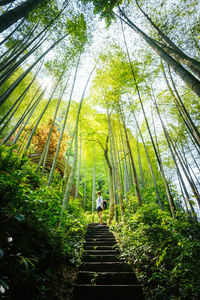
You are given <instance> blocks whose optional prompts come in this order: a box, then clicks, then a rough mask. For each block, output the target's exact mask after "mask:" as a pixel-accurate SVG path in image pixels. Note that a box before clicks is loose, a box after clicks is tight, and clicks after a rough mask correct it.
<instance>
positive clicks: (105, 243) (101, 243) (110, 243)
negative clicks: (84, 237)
mask: <svg viewBox="0 0 200 300" xmlns="http://www.w3.org/2000/svg"><path fill="white" fill-rule="evenodd" d="M115 244H116V241H94V242H86V245H87V246H114V245H115Z"/></svg>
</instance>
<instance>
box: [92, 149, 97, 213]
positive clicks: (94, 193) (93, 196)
mask: <svg viewBox="0 0 200 300" xmlns="http://www.w3.org/2000/svg"><path fill="white" fill-rule="evenodd" d="M95 196H96V170H95V147H94V158H93V181H92V213H94V207H95Z"/></svg>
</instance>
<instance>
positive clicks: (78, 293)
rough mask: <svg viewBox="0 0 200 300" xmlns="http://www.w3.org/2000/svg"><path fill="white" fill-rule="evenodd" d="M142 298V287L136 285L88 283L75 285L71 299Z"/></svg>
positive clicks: (113, 299)
mask: <svg viewBox="0 0 200 300" xmlns="http://www.w3.org/2000/svg"><path fill="white" fill-rule="evenodd" d="M80 299H87V300H94V299H95V300H102V299H104V300H122V299H126V300H128V299H131V300H142V299H143V295H142V289H141V287H140V286H138V285H90V284H78V285H76V286H75V289H74V295H73V300H80Z"/></svg>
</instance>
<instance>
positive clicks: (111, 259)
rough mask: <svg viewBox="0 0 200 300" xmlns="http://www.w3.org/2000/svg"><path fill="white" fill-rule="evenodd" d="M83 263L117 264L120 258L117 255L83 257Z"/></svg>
mask: <svg viewBox="0 0 200 300" xmlns="http://www.w3.org/2000/svg"><path fill="white" fill-rule="evenodd" d="M82 261H83V262H92V261H93V262H108V261H109V262H116V261H119V258H118V257H117V256H115V255H83V257H82Z"/></svg>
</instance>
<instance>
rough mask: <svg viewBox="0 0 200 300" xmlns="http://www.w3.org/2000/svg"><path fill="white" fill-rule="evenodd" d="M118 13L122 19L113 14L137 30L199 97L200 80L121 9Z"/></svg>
mask: <svg viewBox="0 0 200 300" xmlns="http://www.w3.org/2000/svg"><path fill="white" fill-rule="evenodd" d="M119 10H120V13H121V14H122V15H123V16H124V18H125V19H126V20H124V19H123V18H122V17H121V16H119V15H117V14H115V15H116V16H117V17H118V18H120V19H121V20H122V21H123V22H124V23H126V24H127V25H128V26H129V27H131V28H132V29H133V30H134V31H135V32H137V33H138V34H139V35H140V36H141V37H142V38H143V39H144V40H145V41H146V42H147V43H148V44H149V46H150V47H151V48H152V49H153V50H154V51H155V52H156V53H157V54H158V55H159V56H160V57H161V58H162V59H163V60H165V61H166V63H167V64H169V65H170V67H171V68H172V69H173V70H174V71H175V72H176V73H177V74H178V75H179V76H180V78H181V79H182V80H183V81H184V82H185V83H186V84H187V85H188V86H189V87H190V88H191V89H192V91H193V92H194V93H196V94H197V95H198V96H199V97H200V82H199V80H198V79H196V78H195V77H194V76H193V75H192V74H191V73H190V72H188V71H187V70H186V69H185V68H184V67H183V66H182V65H181V64H180V63H178V62H177V61H176V60H175V59H174V58H172V57H171V56H170V55H168V54H167V53H166V52H165V51H164V50H163V49H162V48H160V47H159V46H158V45H157V44H156V43H155V42H154V41H153V39H151V38H150V37H149V36H148V35H146V34H145V33H144V32H143V31H142V30H141V29H139V28H138V27H137V26H136V25H135V24H134V23H133V22H132V21H131V20H130V19H129V18H128V17H127V16H126V15H125V13H124V12H123V11H122V10H121V8H120V7H119Z"/></svg>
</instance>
